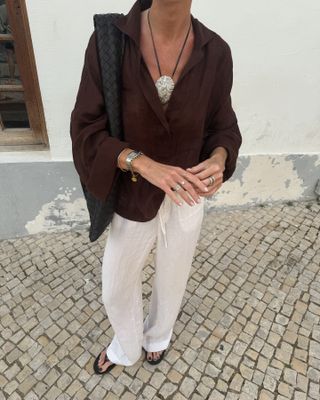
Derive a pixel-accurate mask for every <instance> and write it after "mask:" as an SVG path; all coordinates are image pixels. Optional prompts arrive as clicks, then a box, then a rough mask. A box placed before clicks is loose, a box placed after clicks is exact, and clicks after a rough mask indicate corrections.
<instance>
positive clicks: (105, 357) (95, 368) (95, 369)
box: [93, 350, 117, 375]
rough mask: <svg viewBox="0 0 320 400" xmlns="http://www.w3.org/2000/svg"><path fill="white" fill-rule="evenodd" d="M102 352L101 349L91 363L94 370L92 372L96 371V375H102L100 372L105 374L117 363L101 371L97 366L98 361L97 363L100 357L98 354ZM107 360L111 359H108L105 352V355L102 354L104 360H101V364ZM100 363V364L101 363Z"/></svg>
mask: <svg viewBox="0 0 320 400" xmlns="http://www.w3.org/2000/svg"><path fill="white" fill-rule="evenodd" d="M102 352H103V350H102V351H101V352H100V353H99V355H98V356H97V358H96V359H95V361H94V363H93V370H94V372H95V373H96V374H98V375H102V374H106V373H107V372H109V371H111V370H112V368H114V367H115V366H116V365H117V364H114V363H113V364H111V365H109V367H107V369H106V370H105V371H101V370H100V367H99V365H98V363H99V358H100V356H101V353H102ZM107 361H111V360H109V358H108V356H107V352H106V353H105V356H104V362H103V364H104V363H106V362H107ZM111 362H112V361H111ZM103 364H102V365H103Z"/></svg>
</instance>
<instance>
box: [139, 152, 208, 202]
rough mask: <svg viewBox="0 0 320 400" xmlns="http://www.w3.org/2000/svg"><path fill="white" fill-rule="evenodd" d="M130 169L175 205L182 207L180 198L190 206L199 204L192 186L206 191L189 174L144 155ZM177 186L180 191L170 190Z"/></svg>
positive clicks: (202, 184)
mask: <svg viewBox="0 0 320 400" xmlns="http://www.w3.org/2000/svg"><path fill="white" fill-rule="evenodd" d="M132 168H133V170H134V171H135V172H137V173H138V174H139V175H141V176H142V177H143V178H145V179H146V180H147V181H149V182H150V183H152V184H153V185H155V186H157V187H158V188H160V189H162V190H163V191H164V192H165V193H167V194H168V196H169V197H170V198H171V199H172V200H173V201H174V202H175V203H176V204H177V205H182V203H181V198H182V199H183V200H184V201H185V202H186V203H187V204H189V205H190V206H191V205H194V204H195V203H194V202H197V203H198V202H200V200H201V199H200V197H199V195H198V194H197V192H196V190H195V188H194V186H195V187H197V188H199V189H200V191H201V192H207V191H208V188H207V186H206V185H205V184H204V183H203V182H202V181H201V180H200V179H199V178H198V177H197V176H195V175H194V174H192V173H191V172H188V171H186V170H184V169H183V168H180V167H176V166H173V165H167V164H162V163H159V162H157V161H154V160H152V159H151V158H149V157H148V156H146V155H145V154H143V155H141V156H140V157H138V158H136V159H135V160H133V161H132ZM177 184H179V185H180V186H181V189H180V190H178V191H175V190H172V189H173V188H174V187H175V186H176V185H177ZM193 185H194V186H193Z"/></svg>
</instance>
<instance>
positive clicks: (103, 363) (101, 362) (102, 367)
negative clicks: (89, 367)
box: [98, 350, 114, 372]
mask: <svg viewBox="0 0 320 400" xmlns="http://www.w3.org/2000/svg"><path fill="white" fill-rule="evenodd" d="M106 358H107V355H106V350H103V351H102V352H101V354H100V357H99V361H98V367H99V369H100V371H101V372H104V371H105V370H106V369H107V368H108V367H109V365H112V364H114V363H113V362H112V361H110V360H109V359H107V360H106Z"/></svg>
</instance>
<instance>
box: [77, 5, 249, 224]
mask: <svg viewBox="0 0 320 400" xmlns="http://www.w3.org/2000/svg"><path fill="white" fill-rule="evenodd" d="M141 11H142V8H141V5H140V2H139V0H137V1H136V2H135V3H134V5H133V6H132V8H131V10H130V11H129V13H128V14H126V15H123V16H121V17H120V18H119V19H118V20H117V22H116V26H117V27H118V29H120V30H121V31H122V32H123V33H124V34H125V35H127V39H128V40H127V44H126V48H125V53H124V59H123V66H122V118H123V129H124V140H123V141H121V140H119V139H117V138H113V137H111V136H110V135H109V133H108V130H107V115H106V112H105V105H104V97H103V89H102V78H101V68H100V61H99V57H98V51H97V43H96V34H95V31H94V32H93V33H92V34H91V37H90V39H89V43H88V46H87V49H86V52H85V59H84V66H83V70H82V76H81V81H80V86H79V90H78V94H77V98H76V103H75V106H74V109H73V111H72V113H71V121H70V135H71V141H72V153H73V159H74V164H75V168H76V170H77V172H78V174H79V176H80V180H81V181H82V182H83V183H84V184H85V185H86V187H87V189H88V190H89V191H90V192H91V193H92V194H93V195H94V196H95V197H97V198H98V199H100V200H105V199H106V197H107V196H108V193H109V191H110V188H111V186H112V182H113V180H114V178H115V176H116V174H120V176H119V179H120V185H119V186H120V189H119V195H118V200H117V204H116V209H115V211H116V212H117V213H118V214H119V215H121V216H123V217H125V218H127V219H130V220H135V221H149V220H151V219H152V218H154V217H155V216H156V214H157V211H158V209H159V208H160V205H161V203H162V200H163V199H164V196H165V192H164V191H163V190H161V189H160V188H158V187H156V186H154V185H153V184H151V183H150V182H149V181H147V180H146V179H144V178H143V177H142V176H139V177H138V181H137V182H132V181H131V173H130V172H123V171H121V170H120V169H119V168H118V167H117V157H118V155H119V153H120V152H121V151H122V150H123V149H124V148H126V147H130V148H133V149H136V150H141V151H142V152H143V153H145V154H146V155H147V156H148V157H150V158H152V159H153V160H155V161H158V162H161V163H165V164H169V165H174V166H179V167H181V168H184V169H186V168H188V167H192V166H194V165H196V164H198V163H199V162H200V161H203V160H204V159H206V158H208V157H209V156H210V154H211V152H212V151H213V150H214V149H215V148H216V147H218V146H222V147H224V148H225V149H226V150H227V152H228V157H227V160H226V168H225V170H224V174H223V182H225V181H226V180H228V179H229V178H230V177H231V176H232V175H233V173H234V170H235V168H236V161H237V157H238V152H239V148H240V146H241V143H242V137H241V134H240V130H239V127H238V122H237V118H236V115H235V112H234V110H233V108H232V102H231V88H232V82H233V61H232V55H231V49H230V47H229V45H228V44H227V42H226V41H225V40H224V39H222V37H221V36H219V35H218V34H217V33H215V32H214V31H212V30H210V29H209V28H207V27H206V26H205V25H203V24H202V23H201V22H200V21H199V20H198V19H196V18H195V17H194V16H193V15H192V14H191V19H192V24H193V30H194V47H193V50H192V54H191V56H190V58H189V60H188V62H187V64H186V65H185V67H184V69H183V71H182V74H181V75H180V77H179V79H178V82H177V83H176V85H175V88H174V90H173V93H172V95H171V98H170V100H169V104H168V108H167V109H166V110H164V108H163V106H162V104H161V102H160V99H159V97H158V94H157V90H156V87H155V83H154V82H153V79H152V77H151V74H150V72H149V70H148V68H147V66H146V64H145V62H144V59H143V56H142V54H141V51H140V13H141Z"/></svg>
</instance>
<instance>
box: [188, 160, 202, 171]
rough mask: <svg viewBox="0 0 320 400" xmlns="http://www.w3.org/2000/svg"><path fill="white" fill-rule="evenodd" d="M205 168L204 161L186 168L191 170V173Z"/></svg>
mask: <svg viewBox="0 0 320 400" xmlns="http://www.w3.org/2000/svg"><path fill="white" fill-rule="evenodd" d="M204 168H205V163H204V162H201V163H200V164H197V165H195V166H193V167H191V168H187V171H189V172H191V173H192V174H196V173H197V172H200V171H202V170H203V169H204Z"/></svg>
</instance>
